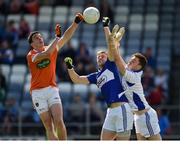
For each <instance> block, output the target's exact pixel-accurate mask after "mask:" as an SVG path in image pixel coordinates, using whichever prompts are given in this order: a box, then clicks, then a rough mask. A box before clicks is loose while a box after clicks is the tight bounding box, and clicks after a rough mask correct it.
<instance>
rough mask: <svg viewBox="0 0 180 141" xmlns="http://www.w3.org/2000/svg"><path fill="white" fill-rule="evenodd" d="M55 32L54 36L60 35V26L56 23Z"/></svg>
mask: <svg viewBox="0 0 180 141" xmlns="http://www.w3.org/2000/svg"><path fill="white" fill-rule="evenodd" d="M55 33H56V37H59V38H60V37H61V26H60V25H59V24H56V27H55Z"/></svg>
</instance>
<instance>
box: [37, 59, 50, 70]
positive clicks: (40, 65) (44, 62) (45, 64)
mask: <svg viewBox="0 0 180 141" xmlns="http://www.w3.org/2000/svg"><path fill="white" fill-rule="evenodd" d="M50 62H51V61H50V60H49V59H43V60H42V61H41V62H39V63H38V64H37V65H36V66H37V68H39V69H43V68H46V67H48V66H49V64H50Z"/></svg>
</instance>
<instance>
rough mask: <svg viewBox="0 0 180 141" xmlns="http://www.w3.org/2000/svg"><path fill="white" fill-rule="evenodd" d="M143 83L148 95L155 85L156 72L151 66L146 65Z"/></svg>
mask: <svg viewBox="0 0 180 141" xmlns="http://www.w3.org/2000/svg"><path fill="white" fill-rule="evenodd" d="M142 85H143V88H144V93H145V96H148V94H149V92H150V91H151V90H152V88H153V87H154V72H153V70H152V68H151V67H148V66H147V67H146V68H145V70H144V73H143V76H142Z"/></svg>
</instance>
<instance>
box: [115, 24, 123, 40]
mask: <svg viewBox="0 0 180 141" xmlns="http://www.w3.org/2000/svg"><path fill="white" fill-rule="evenodd" d="M124 33H125V28H124V27H121V28H120V27H119V25H117V24H116V25H115V26H114V27H113V29H112V36H113V37H114V39H115V40H116V42H119V41H121V39H122V37H123V35H124Z"/></svg>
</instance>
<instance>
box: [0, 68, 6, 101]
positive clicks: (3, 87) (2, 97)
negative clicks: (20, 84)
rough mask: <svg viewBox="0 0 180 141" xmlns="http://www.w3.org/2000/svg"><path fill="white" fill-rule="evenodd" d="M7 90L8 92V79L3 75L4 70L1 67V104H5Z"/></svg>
mask: <svg viewBox="0 0 180 141" xmlns="http://www.w3.org/2000/svg"><path fill="white" fill-rule="evenodd" d="M6 90H7V85H6V78H5V76H4V75H3V73H2V69H1V67H0V103H1V102H4V99H5V95H6Z"/></svg>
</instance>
